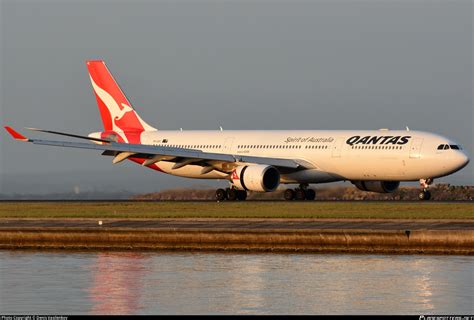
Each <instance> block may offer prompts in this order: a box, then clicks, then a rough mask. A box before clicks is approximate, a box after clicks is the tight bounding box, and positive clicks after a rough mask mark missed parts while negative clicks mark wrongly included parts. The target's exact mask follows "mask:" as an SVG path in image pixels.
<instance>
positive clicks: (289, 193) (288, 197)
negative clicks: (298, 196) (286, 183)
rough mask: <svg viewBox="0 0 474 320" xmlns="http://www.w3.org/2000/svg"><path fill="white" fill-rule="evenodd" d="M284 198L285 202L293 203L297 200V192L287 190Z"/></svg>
mask: <svg viewBox="0 0 474 320" xmlns="http://www.w3.org/2000/svg"><path fill="white" fill-rule="evenodd" d="M283 196H284V198H285V200H287V201H291V200H293V199H294V198H295V192H294V191H293V189H286V190H285V193H284V194H283Z"/></svg>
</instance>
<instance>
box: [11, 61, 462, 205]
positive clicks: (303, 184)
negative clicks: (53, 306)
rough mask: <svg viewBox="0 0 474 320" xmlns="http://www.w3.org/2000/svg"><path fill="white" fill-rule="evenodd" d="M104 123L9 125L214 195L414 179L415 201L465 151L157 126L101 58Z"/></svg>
mask: <svg viewBox="0 0 474 320" xmlns="http://www.w3.org/2000/svg"><path fill="white" fill-rule="evenodd" d="M86 64H87V69H88V72H89V77H90V81H91V84H92V88H93V91H94V93H95V97H96V100H97V104H98V107H99V112H100V116H101V118H102V123H103V126H104V130H103V131H100V132H93V133H90V134H89V135H87V136H85V135H84V136H83V135H77V134H73V133H67V132H58V131H52V130H43V129H35V128H27V129H30V130H33V131H38V132H45V133H50V134H56V135H62V136H67V137H71V138H77V139H85V140H89V141H88V142H75V141H57V140H42V139H30V138H27V137H25V136H24V135H22V134H20V133H18V132H17V131H15V130H14V129H13V128H12V127H10V126H5V129H6V130H7V131H8V132H9V133H10V134H11V136H13V138H15V139H16V140H19V141H26V142H31V143H33V144H37V145H48V146H58V147H68V148H83V149H92V150H98V151H102V155H104V156H112V157H113V160H112V163H113V164H118V163H120V162H122V161H124V160H130V161H133V162H135V163H137V164H140V165H142V166H144V167H147V168H150V169H153V170H156V171H159V172H164V173H167V174H171V175H175V176H180V177H188V178H196V179H223V180H227V181H228V182H229V187H228V188H226V189H223V188H219V189H217V190H216V194H215V196H216V200H217V201H224V200H228V201H235V200H245V199H246V198H247V192H248V191H256V192H272V191H275V190H276V189H277V188H278V187H279V186H280V185H283V184H298V185H299V186H298V187H297V188H295V189H291V188H288V189H286V190H285V192H284V199H285V200H314V199H315V197H316V193H315V191H314V189H311V188H309V185H310V184H318V183H328V182H336V181H350V182H352V183H353V184H354V185H355V186H356V187H357V188H359V189H360V190H364V191H371V192H379V193H390V192H394V191H395V190H397V188H398V187H399V185H400V182H401V181H419V183H420V186H421V188H422V189H421V191H420V193H419V199H420V200H429V199H430V198H431V193H430V191H429V186H430V185H431V184H432V183H433V181H434V179H435V178H439V177H444V176H447V175H450V174H452V173H454V172H457V171H459V170H461V169H462V168H464V167H465V166H466V165H467V164H468V163H469V157H468V156H467V154H466V153H465V152H464V151H463V148H462V147H461V146H460V145H459V144H457V143H456V142H454V141H452V140H450V139H448V138H446V137H443V136H441V135H437V134H433V133H429V132H422V131H412V130H409V129H408V128H407V129H406V130H388V129H380V130H268V131H263V130H240V131H237V130H222V128H221V130H213V131H207V130H206V131H204V130H202V131H187V130H186V131H183V130H179V131H165V130H158V129H156V128H154V127H152V126H151V125H149V124H148V123H146V122H145V121H144V120H143V119H142V118H141V117H140V116H139V115H138V113H137V112H136V110H135V109H134V108H133V107H132V105H131V104H130V102H129V101H128V99H127V98H126V96H125V94H124V93H123V92H122V90H121V89H120V87H119V86H118V84H117V83H116V82H115V80H114V78H113V76H112V75H111V73H110V72H109V70H108V69H107V66H106V64H105V62H104V61H102V60H90V61H87V62H86Z"/></svg>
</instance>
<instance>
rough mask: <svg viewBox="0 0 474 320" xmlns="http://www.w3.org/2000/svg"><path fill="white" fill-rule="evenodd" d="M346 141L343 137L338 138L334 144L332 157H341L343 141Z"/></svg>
mask: <svg viewBox="0 0 474 320" xmlns="http://www.w3.org/2000/svg"><path fill="white" fill-rule="evenodd" d="M343 142H344V139H342V138H337V140H336V142H334V144H333V145H332V157H333V158H340V157H341V152H342V143H343Z"/></svg>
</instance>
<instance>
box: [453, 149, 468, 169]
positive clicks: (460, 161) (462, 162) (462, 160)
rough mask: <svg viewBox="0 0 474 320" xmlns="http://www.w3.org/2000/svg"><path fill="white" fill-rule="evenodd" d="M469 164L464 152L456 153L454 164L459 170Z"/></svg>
mask: <svg viewBox="0 0 474 320" xmlns="http://www.w3.org/2000/svg"><path fill="white" fill-rule="evenodd" d="M468 163H469V157H468V156H467V154H465V153H464V152H457V154H456V164H457V166H458V168H459V169H462V168H464V167H465V166H467V164H468ZM459 169H458V170H459Z"/></svg>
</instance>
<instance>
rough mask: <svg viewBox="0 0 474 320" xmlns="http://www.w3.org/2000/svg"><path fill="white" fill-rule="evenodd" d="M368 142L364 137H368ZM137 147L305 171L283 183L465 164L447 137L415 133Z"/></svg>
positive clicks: (423, 172) (334, 133)
mask: <svg viewBox="0 0 474 320" xmlns="http://www.w3.org/2000/svg"><path fill="white" fill-rule="evenodd" d="M367 137H369V138H367ZM141 142H142V143H143V144H148V145H159V146H170V147H180V148H186V149H196V150H202V151H204V152H213V153H226V154H233V155H247V156H260V157H272V158H284V159H298V160H299V161H300V162H301V161H303V162H304V163H305V166H304V167H305V168H310V169H305V170H297V171H292V172H291V171H288V172H285V171H284V170H283V172H281V182H282V183H323V182H332V181H340V180H351V181H354V180H389V181H414V180H419V179H425V178H437V177H441V176H445V175H448V174H451V173H453V172H455V171H458V170H460V169H461V168H463V167H464V166H465V165H466V164H467V163H468V162H469V159H468V157H467V155H466V154H465V153H464V152H463V151H462V150H461V149H459V150H458V149H446V150H444V149H443V150H438V147H439V146H440V145H443V144H445V145H456V146H457V144H456V143H454V142H452V141H450V140H449V139H448V138H445V137H442V136H440V135H436V134H432V133H427V132H420V131H393V130H371V131H360V130H351V131H349V130H340V131H339V130H330V131H322V130H297V131H294V130H291V131H289V130H288V131H283V130H281V131H280V130H278V131H259V130H255V131H243V130H242V131H232V130H231V131H228V130H224V131H161V130H159V131H145V132H143V133H142V136H141ZM156 165H157V166H158V167H159V169H160V170H162V171H163V172H166V173H169V174H172V175H177V176H183V177H190V178H202V179H223V178H226V177H227V176H228V174H227V173H224V172H220V171H217V170H213V171H211V172H208V173H205V174H202V166H199V165H193V164H190V165H186V166H183V167H181V168H179V169H172V167H173V165H174V163H173V162H168V161H160V162H157V163H156Z"/></svg>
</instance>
